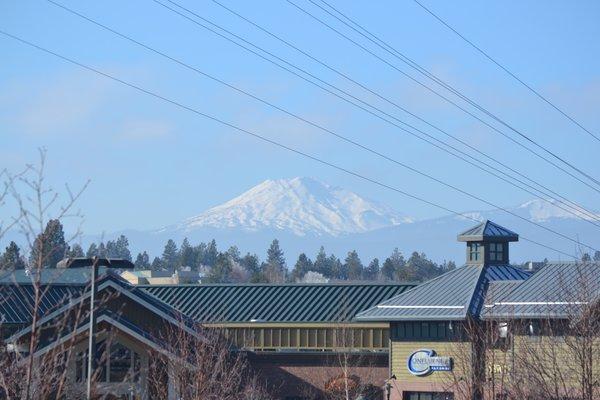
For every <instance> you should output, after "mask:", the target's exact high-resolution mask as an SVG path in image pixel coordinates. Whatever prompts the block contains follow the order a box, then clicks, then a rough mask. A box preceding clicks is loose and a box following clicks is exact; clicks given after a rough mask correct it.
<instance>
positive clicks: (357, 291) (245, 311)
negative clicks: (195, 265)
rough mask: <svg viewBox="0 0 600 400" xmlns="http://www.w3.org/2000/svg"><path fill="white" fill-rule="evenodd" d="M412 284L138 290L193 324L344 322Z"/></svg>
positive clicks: (233, 285) (276, 285) (246, 285)
mask: <svg viewBox="0 0 600 400" xmlns="http://www.w3.org/2000/svg"><path fill="white" fill-rule="evenodd" d="M415 285H416V284H408V283H339V284H335V283H334V284H331V283H328V284H238V285H235V284H216V285H206V284H202V285H148V286H138V287H139V288H140V289H141V290H144V291H145V292H146V293H148V294H150V295H152V296H154V297H155V298H156V299H158V300H160V301H161V302H164V303H165V304H168V305H169V306H171V307H173V308H174V309H176V310H179V311H181V312H182V313H183V314H185V315H187V316H188V317H190V318H192V319H194V320H195V321H196V322H213V323H217V322H228V323H232V322H238V323H239V322H299V323H305V322H343V321H351V320H352V319H353V318H354V317H355V316H356V314H357V313H358V312H360V311H362V310H365V309H367V308H369V307H372V306H374V305H376V304H378V303H380V302H382V301H385V300H387V299H390V298H392V297H394V296H397V295H399V294H401V293H403V292H405V291H407V290H409V289H412V288H413V287H414V286H415Z"/></svg>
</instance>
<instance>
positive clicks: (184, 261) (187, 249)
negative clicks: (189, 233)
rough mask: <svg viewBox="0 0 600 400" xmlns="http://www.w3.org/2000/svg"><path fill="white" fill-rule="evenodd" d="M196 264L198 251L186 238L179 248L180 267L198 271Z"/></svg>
mask: <svg viewBox="0 0 600 400" xmlns="http://www.w3.org/2000/svg"><path fill="white" fill-rule="evenodd" d="M196 263H197V255H196V249H195V248H194V247H192V246H191V245H190V242H189V240H188V238H184V239H183V242H182V243H181V247H180V248H179V265H181V266H183V267H190V268H191V269H197V268H196Z"/></svg>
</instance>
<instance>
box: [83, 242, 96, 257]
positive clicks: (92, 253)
mask: <svg viewBox="0 0 600 400" xmlns="http://www.w3.org/2000/svg"><path fill="white" fill-rule="evenodd" d="M85 256H86V257H87V258H93V257H98V246H97V245H96V243H92V244H90V247H88V249H87V251H86V252H85Z"/></svg>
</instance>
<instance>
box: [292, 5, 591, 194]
mask: <svg viewBox="0 0 600 400" xmlns="http://www.w3.org/2000/svg"><path fill="white" fill-rule="evenodd" d="M308 1H310V2H311V3H312V4H314V5H315V6H317V7H319V8H320V9H321V10H323V11H325V12H326V13H328V14H329V15H331V16H332V17H334V18H336V19H337V20H338V21H340V22H342V23H343V24H344V25H346V26H348V27H349V28H351V29H352V30H354V31H355V32H357V33H359V34H360V35H361V36H363V37H365V38H367V39H368V40H369V41H371V42H373V43H375V44H376V45H377V46H379V47H380V48H382V49H383V50H385V51H386V52H388V53H390V54H392V55H393V56H394V57H396V58H398V59H400V60H401V61H402V62H404V63H405V64H407V65H408V66H410V67H412V68H413V69H416V70H417V71H418V72H420V73H421V74H422V75H424V76H426V77H428V78H429V79H431V80H433V81H434V82H436V83H438V84H439V85H441V86H442V87H444V88H445V89H447V90H449V91H450V92H452V93H453V94H455V95H456V96H458V97H459V98H461V99H463V100H464V101H466V102H467V103H469V104H471V105H472V106H473V107H475V108H476V109H478V110H480V111H481V112H483V113H484V114H486V115H487V116H488V117H490V118H492V119H493V120H495V121H496V122H498V123H500V124H502V125H503V126H505V127H506V128H508V129H510V130H512V131H513V132H515V133H516V134H518V135H519V136H521V137H522V138H524V139H525V140H527V141H528V142H530V143H532V144H533V145H534V146H536V147H537V148H539V149H541V150H542V151H544V152H545V153H547V154H549V155H551V156H552V157H554V158H555V159H557V160H559V161H561V162H562V163H563V164H565V165H567V166H569V167H570V168H572V169H573V170H575V171H577V172H579V173H580V174H581V175H583V176H585V177H586V178H588V179H589V180H590V181H592V182H594V183H595V184H597V185H600V181H598V180H597V179H596V178H594V177H593V176H591V175H590V174H588V173H586V172H585V171H583V170H581V169H580V168H578V167H577V166H575V165H574V164H572V163H570V162H569V161H567V160H566V159H564V158H563V157H561V156H559V155H558V154H556V153H555V152H553V151H551V150H549V149H547V148H546V147H544V146H542V145H541V144H539V143H538V142H537V141H535V140H533V139H532V138H531V137H529V136H527V135H526V134H525V133H523V132H522V131H520V130H518V129H516V128H515V127H513V126H512V125H510V124H508V123H507V122H505V121H504V120H502V119H501V118H499V117H498V116H496V115H495V114H493V113H491V112H490V111H489V110H488V109H486V108H484V107H482V106H481V105H480V104H478V103H477V102H475V101H474V100H472V99H471V98H469V97H467V96H466V95H464V94H463V93H461V92H460V91H459V90H457V89H455V88H454V87H453V86H451V85H450V84H448V83H446V82H444V81H443V80H441V79H440V78H438V77H437V76H435V75H434V74H433V73H431V72H430V71H428V70H427V69H425V68H424V67H422V66H421V65H419V64H417V63H416V62H415V61H414V60H411V59H410V58H409V57H408V56H406V55H405V54H403V53H401V52H400V51H398V50H396V49H395V48H394V47H392V46H391V45H389V44H388V43H386V42H384V41H383V40H382V39H381V38H379V37H377V36H376V35H375V34H373V33H371V32H369V31H368V30H367V29H366V28H364V27H362V26H361V25H360V24H358V23H357V22H355V21H353V20H352V19H350V17H348V16H347V15H345V14H343V13H342V12H341V11H339V10H338V9H336V8H335V7H333V6H332V5H330V4H329V3H327V2H326V1H325V0H321V2H322V3H324V4H325V5H327V6H328V7H329V8H331V9H332V10H334V11H335V12H336V13H338V14H339V15H341V16H342V17H343V18H344V19H346V20H348V21H349V22H350V23H351V24H353V25H356V26H357V27H359V28H360V29H361V30H362V31H364V32H366V33H367V35H368V36H366V35H365V34H364V33H362V32H361V31H359V30H357V29H356V28H354V27H353V26H351V25H349V24H348V23H346V22H345V21H343V20H342V19H340V18H338V17H337V16H335V15H333V14H332V13H331V12H329V11H328V10H326V9H324V8H323V7H321V6H320V5H319V4H317V3H315V1H314V0H308ZM288 2H290V0H288ZM309 14H310V13H309ZM317 20H318V19H317ZM320 22H321V23H323V24H325V23H324V22H322V21H320ZM325 25H327V24H325ZM330 28H331V27H330ZM331 29H333V28H331ZM334 30H335V29H334ZM369 36H370V37H369ZM371 37H372V38H374V39H375V40H373V39H372V38H371ZM530 151H531V150H530Z"/></svg>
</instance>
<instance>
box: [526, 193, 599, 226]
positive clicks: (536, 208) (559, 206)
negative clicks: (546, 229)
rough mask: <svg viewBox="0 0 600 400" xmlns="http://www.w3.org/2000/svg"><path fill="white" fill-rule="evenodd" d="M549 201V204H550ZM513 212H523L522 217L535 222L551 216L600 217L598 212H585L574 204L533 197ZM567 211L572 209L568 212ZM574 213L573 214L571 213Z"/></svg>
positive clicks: (546, 219) (586, 218)
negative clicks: (533, 198)
mask: <svg viewBox="0 0 600 400" xmlns="http://www.w3.org/2000/svg"><path fill="white" fill-rule="evenodd" d="M550 203H551V204H550ZM514 211H515V212H518V213H519V214H525V215H523V216H524V217H526V218H528V219H529V220H531V221H535V222H544V221H548V220H550V219H552V218H564V219H573V218H580V219H584V220H594V219H598V218H600V214H596V213H592V212H587V213H586V211H585V210H582V209H581V208H580V207H578V206H576V205H570V204H568V203H566V204H565V203H559V202H557V201H555V200H548V201H544V200H540V199H535V200H531V201H528V202H526V203H523V204H521V205H520V206H519V207H517V209H516V210H514ZM569 211H572V213H571V212H569ZM573 213H574V214H576V216H575V215H573Z"/></svg>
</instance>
